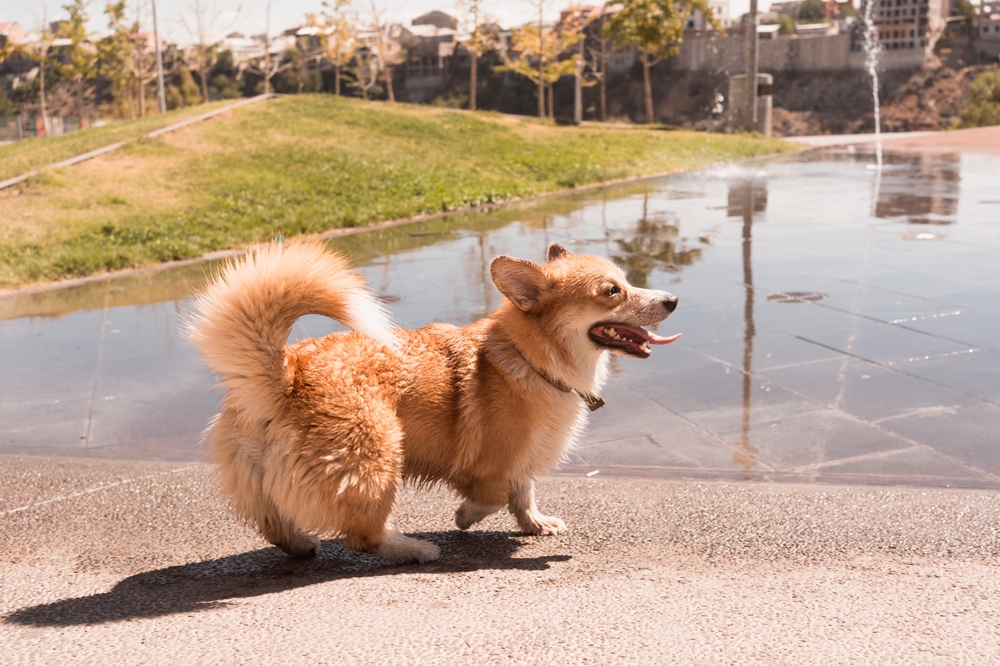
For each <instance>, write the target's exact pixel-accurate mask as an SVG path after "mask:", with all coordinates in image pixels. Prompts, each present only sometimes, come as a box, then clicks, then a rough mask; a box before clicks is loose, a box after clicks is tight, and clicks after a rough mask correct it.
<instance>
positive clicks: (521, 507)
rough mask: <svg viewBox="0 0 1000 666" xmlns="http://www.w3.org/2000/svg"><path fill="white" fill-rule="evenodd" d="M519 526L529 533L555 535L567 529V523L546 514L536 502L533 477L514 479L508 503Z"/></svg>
mask: <svg viewBox="0 0 1000 666" xmlns="http://www.w3.org/2000/svg"><path fill="white" fill-rule="evenodd" d="M507 506H508V508H509V509H510V512H511V514H513V516H514V519H515V520H516V521H517V525H518V527H520V528H521V530H523V531H524V532H525V533H527V534H539V535H553V534H559V533H560V532H565V531H566V523H564V522H563V521H562V520H560V519H559V518H556V517H555V516H544V515H542V513H541V512H540V511H539V510H538V506H537V505H536V504H535V483H534V481H532V480H531V479H524V480H523V481H512V482H511V484H510V503H509V504H508V505H507Z"/></svg>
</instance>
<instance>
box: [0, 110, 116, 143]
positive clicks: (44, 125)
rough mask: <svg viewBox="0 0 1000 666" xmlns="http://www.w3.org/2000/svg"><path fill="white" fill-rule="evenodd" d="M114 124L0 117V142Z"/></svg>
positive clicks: (71, 118)
mask: <svg viewBox="0 0 1000 666" xmlns="http://www.w3.org/2000/svg"><path fill="white" fill-rule="evenodd" d="M111 122H115V121H114V119H109V118H77V117H74V116H46V117H45V118H44V120H43V119H42V116H28V115H21V116H0V141H21V140H22V139H32V138H36V137H43V136H59V135H60V134H65V133H66V132H74V131H76V130H81V129H87V128H88V127H100V126H101V125H107V124H108V123H111Z"/></svg>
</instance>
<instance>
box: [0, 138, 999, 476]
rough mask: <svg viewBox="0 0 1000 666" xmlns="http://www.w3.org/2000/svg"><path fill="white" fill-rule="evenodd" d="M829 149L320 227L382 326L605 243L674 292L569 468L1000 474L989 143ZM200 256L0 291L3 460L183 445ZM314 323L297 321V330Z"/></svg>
mask: <svg viewBox="0 0 1000 666" xmlns="http://www.w3.org/2000/svg"><path fill="white" fill-rule="evenodd" d="M871 162H873V159H872V156H871V155H870V154H868V153H865V152H864V151H859V150H857V149H844V148H830V149H825V150H823V151H818V152H811V153H808V154H804V155H800V156H798V157H795V158H791V159H786V160H782V161H775V162H771V163H767V164H758V165H755V166H751V167H733V166H727V167H720V168H716V169H709V170H705V171H700V172H696V173H691V174H687V175H683V176H678V177H671V178H663V179H657V180H652V181H646V182H642V183H633V184H628V185H622V186H616V187H611V188H607V189H602V190H595V191H590V192H583V193H579V194H576V195H569V196H559V197H551V198H547V199H542V200H538V201H535V202H528V203H524V204H518V205H514V206H511V207H507V208H503V209H497V210H493V211H487V212H483V213H476V214H469V215H461V216H454V217H450V218H446V219H441V220H434V221H429V222H424V223H419V224H414V225H408V226H403V227H397V228H394V229H388V230H382V231H379V232H375V233H366V234H359V235H356V236H351V237H347V238H342V239H337V240H335V241H333V244H334V245H335V246H336V247H339V248H341V249H342V250H344V251H346V252H348V253H349V254H351V255H352V256H353V257H355V259H356V261H357V262H358V263H359V265H360V266H361V267H362V269H363V271H364V273H365V275H366V276H367V277H368V279H369V281H370V283H371V285H372V287H373V289H374V290H375V291H376V292H377V293H378V294H380V295H382V297H383V298H384V299H385V300H386V301H387V302H388V303H389V307H390V309H391V310H392V312H393V314H394V316H395V318H396V320H397V322H399V323H400V324H401V325H404V326H407V327H415V326H420V325H423V324H427V323H430V322H433V321H448V322H452V323H455V324H464V323H468V322H470V321H473V320H474V319H476V318H478V317H480V316H482V315H483V314H485V313H486V312H488V311H489V310H492V309H493V308H494V307H496V305H497V303H498V302H499V299H500V295H499V293H498V292H497V291H496V289H495V288H494V287H493V285H492V284H491V283H490V281H489V270H488V267H489V261H490V259H491V258H492V257H493V256H495V255H497V254H510V255H514V256H519V257H525V258H531V259H541V258H542V257H543V254H544V250H545V248H546V247H547V245H548V244H549V243H550V242H553V241H557V242H560V243H563V244H564V245H566V246H567V247H568V248H570V249H571V250H572V251H574V252H584V253H590V254H598V255H603V256H608V257H610V258H612V259H613V260H614V261H616V262H618V263H619V264H620V265H622V266H623V267H624V268H625V270H626V271H627V273H628V276H629V279H630V280H631V281H632V282H633V283H634V284H637V285H640V286H648V287H652V288H659V289H667V290H669V291H671V292H673V293H675V294H677V295H678V296H679V297H680V299H681V305H680V307H679V308H678V310H677V312H676V313H675V314H674V316H673V317H671V319H670V320H668V321H667V322H666V323H664V324H663V325H661V327H660V329H661V330H660V333H661V334H666V333H674V332H683V333H684V337H683V338H682V339H681V340H680V341H678V342H677V343H675V344H673V345H671V346H670V347H667V348H662V349H657V350H654V353H653V357H652V358H651V359H649V360H647V361H633V360H624V359H617V360H616V362H615V363H614V366H613V375H612V378H611V380H610V382H609V385H608V386H607V387H606V389H605V391H604V397H605V399H606V400H607V403H608V404H607V407H605V408H604V409H602V410H600V411H598V412H596V413H595V414H594V415H593V417H592V420H591V426H590V428H589V429H588V430H587V432H586V434H585V436H584V437H583V439H582V440H581V442H580V446H579V448H578V449H577V451H576V452H575V453H574V454H573V456H572V457H571V460H570V461H569V464H568V465H567V466H565V468H564V469H565V470H566V471H569V472H572V473H580V472H589V471H594V470H601V473H602V474H618V475H631V476H636V475H639V476H659V477H667V478H701V479H705V478H719V479H732V480H739V479H752V480H764V481H767V480H771V481H786V480H791V481H808V482H836V483H845V482H846V483H852V484H911V485H930V486H955V487H969V488H976V487H979V488H997V487H1000V446H998V444H1000V435H998V434H997V433H1000V308H998V307H997V306H998V305H1000V279H998V278H1000V266H998V264H997V261H996V257H997V251H998V250H1000V194H998V189H997V187H996V184H995V181H996V174H997V173H1000V157H997V156H992V155H989V154H958V153H948V152H943V151H940V150H935V151H928V152H898V153H888V154H887V155H886V168H885V170H884V171H883V172H876V171H874V170H871V169H869V168H868V166H867V165H868V164H869V163H871ZM211 270H212V266H211V265H189V266H185V267H181V268H177V269H171V270H164V271H156V272H150V273H138V274H133V275H130V276H127V277H124V278H119V279H113V280H106V281H99V282H92V283H87V284H83V285H77V286H73V287H68V288H62V289H53V290H45V291H39V292H35V293H30V294H23V295H18V296H8V297H2V298H0V345H2V349H3V353H2V355H0V374H2V376H3V377H4V381H3V382H2V384H0V454H20V455H44V456H67V457H92V458H113V459H128V460H146V461H197V460H202V459H203V452H202V451H201V449H200V448H199V446H198V437H199V433H200V431H201V429H202V428H203V427H204V426H205V424H206V422H207V420H208V418H209V417H210V416H211V415H213V414H214V413H215V411H216V409H217V405H218V395H217V394H215V393H213V392H211V386H212V383H213V379H212V377H210V376H209V375H208V374H207V372H206V371H205V370H204V369H203V367H202V366H201V364H200V363H199V361H198V360H197V358H196V355H195V353H194V351H193V349H192V348H191V347H190V345H188V344H187V343H186V342H185V341H184V340H183V338H182V337H181V335H180V333H179V325H180V323H181V321H182V319H183V313H184V311H185V309H186V308H187V307H188V306H189V295H190V293H191V292H192V291H193V290H195V289H197V288H198V287H199V286H200V285H202V284H203V283H204V280H205V278H206V275H208V274H210V272H211ZM334 329H335V326H333V325H332V324H331V322H330V321H329V320H327V319H324V318H321V317H307V318H304V319H302V320H300V322H299V323H298V324H296V326H295V328H294V329H293V332H292V336H293V337H294V338H304V337H311V336H316V335H323V334H325V333H327V332H329V331H331V330H334Z"/></svg>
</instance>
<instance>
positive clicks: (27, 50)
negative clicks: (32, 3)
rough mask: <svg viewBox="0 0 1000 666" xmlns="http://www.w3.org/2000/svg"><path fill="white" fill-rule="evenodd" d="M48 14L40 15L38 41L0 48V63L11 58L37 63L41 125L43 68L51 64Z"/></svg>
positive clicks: (6, 45) (43, 108)
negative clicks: (40, 24)
mask: <svg viewBox="0 0 1000 666" xmlns="http://www.w3.org/2000/svg"><path fill="white" fill-rule="evenodd" d="M47 18H48V13H47V12H43V13H42V27H41V29H40V30H39V31H38V40H37V41H35V42H29V43H19V44H15V43H13V42H7V43H6V44H4V45H3V47H0V62H2V61H4V60H9V59H11V58H18V57H23V58H28V59H29V60H32V61H34V62H36V63H38V105H39V113H40V114H41V116H42V123H44V122H45V118H46V112H45V67H46V66H47V65H49V64H51V63H52V60H51V59H50V58H49V49H50V47H51V46H52V33H50V32H49V25H48V20H47Z"/></svg>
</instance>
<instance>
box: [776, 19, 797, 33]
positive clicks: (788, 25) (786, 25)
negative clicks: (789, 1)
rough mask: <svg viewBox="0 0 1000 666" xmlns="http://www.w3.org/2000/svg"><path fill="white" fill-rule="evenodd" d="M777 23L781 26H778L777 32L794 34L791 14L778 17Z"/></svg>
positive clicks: (793, 21) (793, 20)
mask: <svg viewBox="0 0 1000 666" xmlns="http://www.w3.org/2000/svg"><path fill="white" fill-rule="evenodd" d="M778 25H779V26H781V27H780V28H778V32H780V33H781V34H782V35H793V34H795V19H793V18H792V17H791V16H782V17H781V18H780V19H778Z"/></svg>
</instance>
